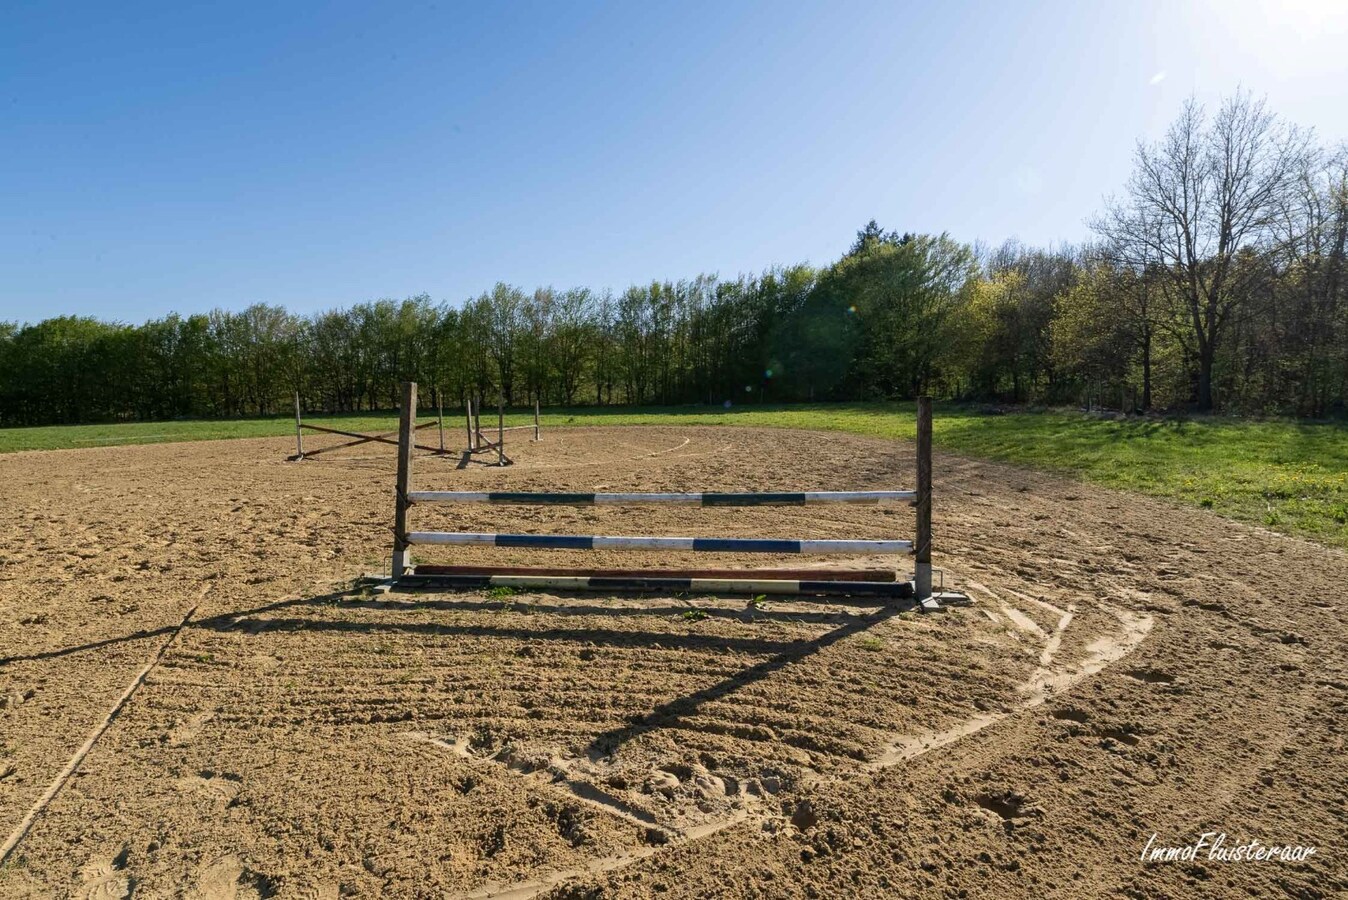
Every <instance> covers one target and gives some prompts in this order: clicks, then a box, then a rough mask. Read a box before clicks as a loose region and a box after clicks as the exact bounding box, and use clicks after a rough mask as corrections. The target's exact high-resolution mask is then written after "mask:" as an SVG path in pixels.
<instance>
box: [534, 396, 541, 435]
mask: <svg viewBox="0 0 1348 900" xmlns="http://www.w3.org/2000/svg"><path fill="white" fill-rule="evenodd" d="M534 440H536V441H537V440H540V438H539V436H538V398H537V397H535V398H534Z"/></svg>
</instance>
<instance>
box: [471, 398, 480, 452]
mask: <svg viewBox="0 0 1348 900" xmlns="http://www.w3.org/2000/svg"><path fill="white" fill-rule="evenodd" d="M480 440H482V397H481V396H479V397H478V398H477V400H475V401H473V448H474V449H477V448H478V447H480V446H482V445H481V444H479V443H478V441H480Z"/></svg>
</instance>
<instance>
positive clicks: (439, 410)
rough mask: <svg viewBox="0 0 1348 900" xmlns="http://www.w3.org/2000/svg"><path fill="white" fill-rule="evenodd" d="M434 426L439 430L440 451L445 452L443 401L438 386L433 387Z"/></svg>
mask: <svg viewBox="0 0 1348 900" xmlns="http://www.w3.org/2000/svg"><path fill="white" fill-rule="evenodd" d="M435 417H436V418H435V426H436V429H437V430H438V431H439V432H440V452H441V453H444V452H445V401H444V398H443V397H441V396H440V386H439V385H436V388H435Z"/></svg>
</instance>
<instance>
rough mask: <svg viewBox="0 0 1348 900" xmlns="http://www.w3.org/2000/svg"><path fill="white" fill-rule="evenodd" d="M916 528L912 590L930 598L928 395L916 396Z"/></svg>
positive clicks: (920, 597)
mask: <svg viewBox="0 0 1348 900" xmlns="http://www.w3.org/2000/svg"><path fill="white" fill-rule="evenodd" d="M914 505H915V506H916V512H917V529H916V535H915V538H916V539H915V540H914V541H913V563H914V566H913V569H914V571H913V593H914V595H915V599H916V600H917V602H918V603H919V604H925V603H926V602H927V601H929V600H931V397H927V396H922V397H918V398H917V502H916V503H915V504H914Z"/></svg>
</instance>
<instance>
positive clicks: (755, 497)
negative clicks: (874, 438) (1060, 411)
mask: <svg viewBox="0 0 1348 900" xmlns="http://www.w3.org/2000/svg"><path fill="white" fill-rule="evenodd" d="M407 499H408V501H409V502H411V503H491V504H500V505H511V506H603V505H614V506H636V505H668V506H814V505H816V504H820V505H823V504H830V503H880V502H882V501H904V500H908V501H913V500H916V499H917V491H799V492H787V493H762V492H757V493H720V492H706V491H704V492H699V493H691V494H689V493H627V494H612V493H597V494H568V493H550V492H547V493H545V492H530V491H411V492H409V493H408V495H407Z"/></svg>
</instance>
